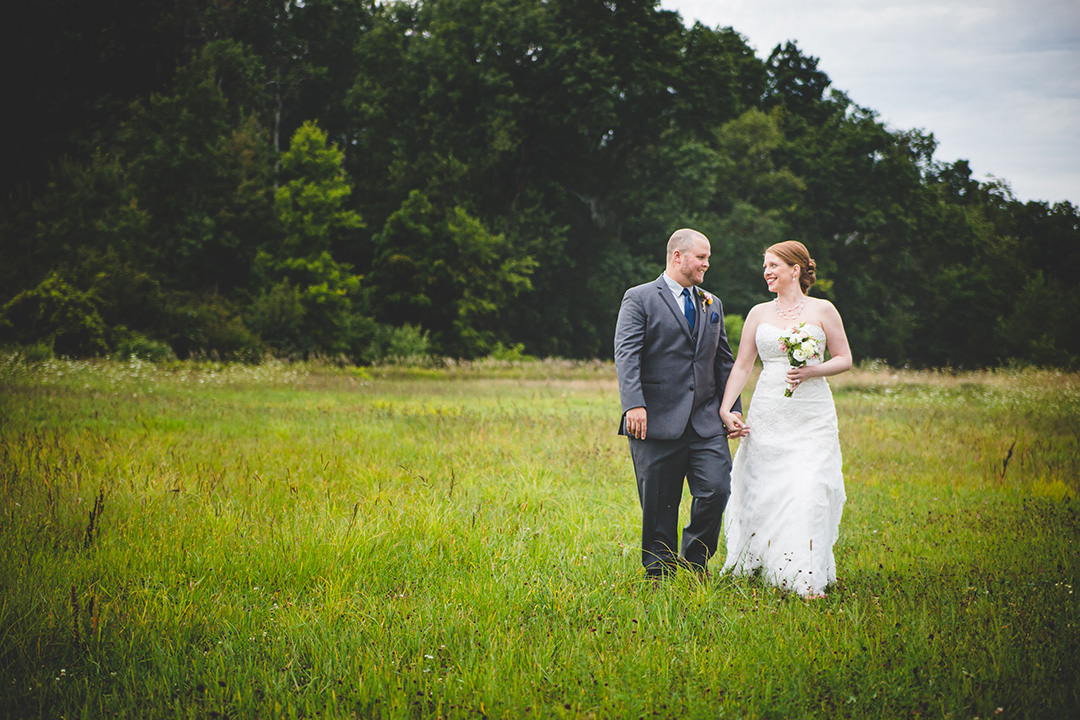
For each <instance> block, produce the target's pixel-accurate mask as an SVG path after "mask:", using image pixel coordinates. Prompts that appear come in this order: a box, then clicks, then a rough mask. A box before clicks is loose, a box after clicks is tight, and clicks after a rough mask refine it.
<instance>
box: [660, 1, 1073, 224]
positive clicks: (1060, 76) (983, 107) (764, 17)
mask: <svg viewBox="0 0 1080 720" xmlns="http://www.w3.org/2000/svg"><path fill="white" fill-rule="evenodd" d="M660 6H661V7H662V8H663V9H665V10H675V11H677V12H679V14H680V15H682V18H683V21H684V22H685V23H686V24H687V25H692V24H693V22H694V21H695V20H699V21H701V23H702V24H704V25H708V26H709V27H712V28H716V27H727V26H731V27H732V28H734V29H735V30H736V31H737V32H739V33H740V34H742V35H743V37H744V38H746V41H747V43H748V44H749V45H750V47H752V48H753V49H754V50H755V52H756V53H757V55H758V57H761V58H766V57H768V55H769V53H770V52H771V51H772V49H773V48H774V47H775V46H776V45H777V44H779V43H782V42H785V41H787V40H794V41H796V43H797V44H798V45H799V48H800V49H801V50H802V52H803V54H805V55H811V56H813V57H816V58H818V60H819V62H818V69H819V70H821V71H823V72H824V73H825V74H826V75H828V76H829V78H830V79H831V80H832V83H833V86H834V87H836V88H838V89H840V90H842V91H844V92H846V93H847V94H848V96H849V97H850V98H851V100H852V101H853V102H855V103H856V104H858V105H861V106H863V107H867V108H870V109H871V110H874V111H876V112H878V113H879V117H880V119H881V120H882V121H884V122H885V123H886V124H887V125H888V126H889V127H890V128H892V129H896V130H908V129H912V128H922V129H923V130H926V131H928V132H931V133H933V134H934V137H935V138H936V139H937V141H938V149H937V152H936V153H935V158H936V159H938V160H941V161H945V162H952V161H955V160H958V159H964V160H968V161H969V162H970V164H971V169H972V174H973V176H974V177H975V178H976V179H978V180H980V181H985V180H986V179H987V176H989V175H992V176H994V177H996V178H998V179H1001V180H1004V181H1006V182H1007V183H1008V184H1009V185H1010V187H1011V188H1012V191H1013V193H1014V194H1015V196H1016V197H1017V199H1019V200H1045V201H1048V202H1051V203H1053V202H1060V201H1063V200H1068V201H1069V202H1071V203H1073V204H1074V205H1080V0H933V1H929V0H661V2H660Z"/></svg>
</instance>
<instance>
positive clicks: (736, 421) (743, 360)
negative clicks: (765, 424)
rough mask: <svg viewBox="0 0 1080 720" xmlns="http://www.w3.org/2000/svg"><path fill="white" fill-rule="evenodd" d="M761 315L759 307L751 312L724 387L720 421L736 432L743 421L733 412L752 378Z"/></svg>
mask: <svg viewBox="0 0 1080 720" xmlns="http://www.w3.org/2000/svg"><path fill="white" fill-rule="evenodd" d="M759 318H760V313H759V312H758V309H757V307H754V308H752V309H751V310H750V313H749V314H748V315H747V316H746V322H744V323H743V329H742V337H740V338H739V356H738V357H737V358H735V364H734V365H732V366H731V373H730V374H729V375H728V380H727V385H725V386H724V399H723V400H721V401H720V420H721V421H722V422H723V423H724V427H726V428H728V429H729V430H735V429H739V428H741V427H743V424H742V419H741V418H740V417H739V416H738V415H736V414H735V413H733V412H731V408H732V406H733V405H734V404H735V401H736V400H737V399H738V398H739V397H740V396H741V395H742V391H743V388H744V387H746V381H747V380H748V379H749V378H750V372H751V371H752V370H753V369H754V360H755V359H756V358H757V340H756V336H757V327H758V324H759V322H760V319H759Z"/></svg>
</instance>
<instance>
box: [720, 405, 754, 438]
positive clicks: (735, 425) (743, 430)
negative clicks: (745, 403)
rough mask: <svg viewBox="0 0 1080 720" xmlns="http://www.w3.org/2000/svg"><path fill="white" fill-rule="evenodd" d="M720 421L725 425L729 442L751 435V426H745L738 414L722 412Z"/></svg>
mask: <svg viewBox="0 0 1080 720" xmlns="http://www.w3.org/2000/svg"><path fill="white" fill-rule="evenodd" d="M720 421H721V422H722V423H724V430H725V431H726V432H727V436H728V440H734V439H736V438H742V437H746V436H747V435H749V434H750V426H749V425H745V424H743V421H742V417H741V416H740V415H739V414H738V413H733V412H730V411H724V410H721V411H720Z"/></svg>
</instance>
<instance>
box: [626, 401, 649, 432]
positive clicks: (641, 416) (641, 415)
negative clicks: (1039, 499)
mask: <svg viewBox="0 0 1080 720" xmlns="http://www.w3.org/2000/svg"><path fill="white" fill-rule="evenodd" d="M647 419H648V415H647V413H646V412H645V408H643V407H636V408H630V409H629V410H627V411H626V434H627V435H629V436H630V437H632V438H637V439H638V440H644V439H645V426H646V425H647V424H648V423H647Z"/></svg>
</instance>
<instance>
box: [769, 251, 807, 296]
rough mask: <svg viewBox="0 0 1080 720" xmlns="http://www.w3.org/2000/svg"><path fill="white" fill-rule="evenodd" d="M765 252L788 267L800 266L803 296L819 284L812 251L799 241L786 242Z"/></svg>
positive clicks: (800, 283) (800, 282)
mask: <svg viewBox="0 0 1080 720" xmlns="http://www.w3.org/2000/svg"><path fill="white" fill-rule="evenodd" d="M765 252H770V253H772V254H773V255H775V256H776V257H778V258H780V259H781V260H783V261H784V262H785V263H787V264H788V265H798V266H799V271H800V272H799V285H800V286H802V291H803V294H804V295H805V294H807V293H809V292H810V287H811V286H812V285H813V284H814V283H816V282H817V274H816V270H817V263H815V262H814V258H812V257H810V251H809V250H807V249H806V246H805V245H803V244H802V243H801V242H799V241H798V240H785V241H784V242H782V243H776V244H775V245H773V246H772V247H770V248H769V249H768V250H766V251H765Z"/></svg>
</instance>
